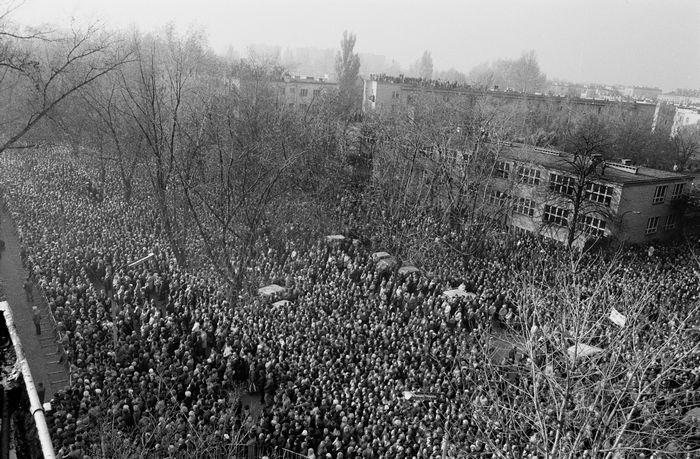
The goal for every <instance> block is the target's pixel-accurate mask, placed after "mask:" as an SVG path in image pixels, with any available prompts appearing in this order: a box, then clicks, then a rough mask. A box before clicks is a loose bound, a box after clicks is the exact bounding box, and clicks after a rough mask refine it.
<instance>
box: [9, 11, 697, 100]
mask: <svg viewBox="0 0 700 459" xmlns="http://www.w3.org/2000/svg"><path fill="white" fill-rule="evenodd" d="M71 18H75V20H76V22H77V23H78V24H86V23H90V22H94V21H96V20H99V21H100V22H102V23H104V24H105V25H106V26H107V27H109V28H115V29H123V28H128V27H132V26H136V27H137V28H138V29H139V30H141V31H151V30H155V29H158V28H161V27H162V26H164V25H165V24H167V23H169V22H172V23H174V24H175V25H176V27H177V28H178V29H179V30H182V31H184V30H187V29H188V28H191V27H197V28H203V29H204V30H205V31H206V33H207V36H208V40H209V43H210V45H211V46H212V48H213V49H214V50H216V51H217V52H220V53H224V52H226V51H227V49H228V48H229V46H231V47H233V48H234V49H235V50H236V51H238V52H239V53H241V54H245V51H246V49H247V47H248V46H249V45H251V44H268V45H274V46H280V47H281V48H282V49H285V48H288V47H290V48H296V47H315V48H319V49H327V48H333V49H337V48H338V46H339V42H340V38H341V34H342V32H343V30H346V29H347V30H350V31H352V32H354V33H355V34H356V35H357V37H358V41H357V48H356V49H357V51H358V52H360V53H368V54H376V55H384V56H386V58H387V60H388V61H391V60H392V59H395V60H396V61H398V62H399V63H400V64H401V66H402V67H404V68H407V67H408V66H409V65H410V64H411V63H412V62H413V61H415V60H416V59H418V58H419V57H420V55H421V54H422V52H423V51H424V50H426V49H427V50H429V51H431V53H432V56H433V60H434V63H435V69H436V70H447V69H449V68H452V67H453V68H455V69H457V70H459V71H462V72H464V73H468V72H469V70H470V69H472V68H473V67H474V66H476V65H478V64H481V63H483V62H486V61H494V60H497V59H501V58H517V57H518V56H519V55H520V54H521V53H522V52H523V51H526V50H530V49H532V50H535V52H536V53H537V56H538V60H539V63H540V67H541V69H542V71H543V72H544V73H546V74H547V77H548V78H549V79H565V80H569V81H573V82H579V83H587V82H591V83H593V82H595V83H607V84H626V85H643V86H658V87H660V88H662V89H664V91H669V90H672V89H676V88H700V2H698V1H693V0H669V1H663V2H662V1H660V0H656V1H650V0H642V1H632V0H628V1H624V0H608V1H601V0H592V1H584V0H566V1H555V0H526V1H518V2H516V1H514V0H510V1H505V0H491V1H482V0H478V1H457V0H437V1H430V2H428V1H420V2H418V1H410V0H404V1H394V0H391V1H381V2H372V1H369V0H358V1H355V2H340V1H328V0H327V1H322V0H303V1H297V2H289V1H283V0H235V1H220V0H219V1H215V0H200V1H197V2H191V1H188V2H185V1H180V0H177V1H165V0H155V1H147V2H144V1H136V0H123V1H95V0H92V1H88V0H58V1H57V0H53V1H51V0H27V1H26V2H24V4H23V5H22V6H21V7H20V8H19V9H18V10H17V11H16V12H15V13H14V14H13V20H14V21H15V22H17V23H19V24H23V25H30V26H39V25H41V24H48V23H50V24H56V25H58V26H64V27H65V26H67V25H69V24H70V21H71Z"/></svg>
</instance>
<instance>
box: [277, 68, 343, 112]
mask: <svg viewBox="0 0 700 459" xmlns="http://www.w3.org/2000/svg"><path fill="white" fill-rule="evenodd" d="M273 86H275V87H276V88H277V91H278V94H279V100H280V101H281V102H282V103H284V104H285V105H286V106H287V107H290V108H300V109H305V108H307V107H308V106H309V105H310V104H312V103H313V102H314V101H315V100H317V99H318V98H319V97H321V95H322V94H324V93H327V92H329V91H332V90H335V89H337V88H338V83H335V82H330V81H328V78H327V77H322V78H319V77H302V76H290V75H285V76H284V77H283V78H282V79H281V80H279V81H275V82H273Z"/></svg>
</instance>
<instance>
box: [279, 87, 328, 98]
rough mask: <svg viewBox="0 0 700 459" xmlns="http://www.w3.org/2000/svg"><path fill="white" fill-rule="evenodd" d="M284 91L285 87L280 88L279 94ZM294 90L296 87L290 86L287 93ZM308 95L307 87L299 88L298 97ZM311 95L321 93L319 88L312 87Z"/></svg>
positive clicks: (291, 92)
mask: <svg viewBox="0 0 700 459" xmlns="http://www.w3.org/2000/svg"><path fill="white" fill-rule="evenodd" d="M285 91H286V88H280V94H284V93H285ZM295 92H296V88H294V87H291V88H289V93H290V94H294V93H295ZM308 95H309V90H308V89H307V88H301V89H300V90H299V97H306V96H308ZM313 95H314V97H318V96H320V95H321V90H320V89H314V90H313Z"/></svg>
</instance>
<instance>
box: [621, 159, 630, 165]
mask: <svg viewBox="0 0 700 459" xmlns="http://www.w3.org/2000/svg"><path fill="white" fill-rule="evenodd" d="M622 165H623V166H631V165H632V160H631V159H623V160H622Z"/></svg>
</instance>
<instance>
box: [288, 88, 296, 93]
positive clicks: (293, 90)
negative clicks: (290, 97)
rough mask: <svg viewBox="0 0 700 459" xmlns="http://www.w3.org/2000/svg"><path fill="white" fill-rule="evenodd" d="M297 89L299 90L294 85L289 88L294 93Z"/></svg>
mask: <svg viewBox="0 0 700 459" xmlns="http://www.w3.org/2000/svg"><path fill="white" fill-rule="evenodd" d="M296 90H297V88H295V87H293V86H292V87H291V88H289V94H294V93H295V92H296Z"/></svg>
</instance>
